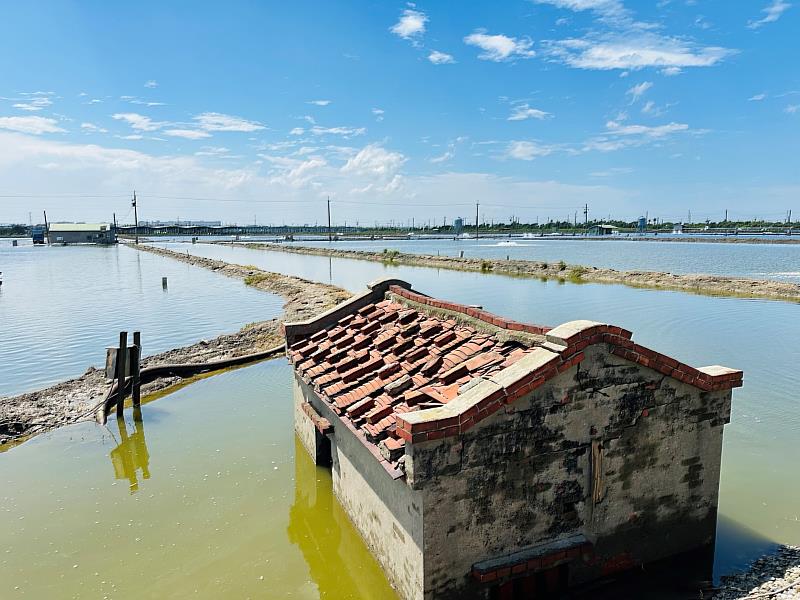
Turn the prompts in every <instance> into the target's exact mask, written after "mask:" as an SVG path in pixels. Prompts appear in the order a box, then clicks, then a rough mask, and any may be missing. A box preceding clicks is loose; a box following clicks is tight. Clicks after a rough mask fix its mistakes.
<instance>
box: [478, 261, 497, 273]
mask: <svg viewBox="0 0 800 600" xmlns="http://www.w3.org/2000/svg"><path fill="white" fill-rule="evenodd" d="M493 269H494V265H493V264H492V263H491V262H489V261H488V260H484V261H481V271H483V272H484V273H486V272H487V271H491V270H493Z"/></svg>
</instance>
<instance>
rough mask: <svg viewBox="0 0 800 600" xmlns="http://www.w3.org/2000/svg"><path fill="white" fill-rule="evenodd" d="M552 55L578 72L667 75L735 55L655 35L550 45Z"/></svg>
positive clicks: (645, 34)
mask: <svg viewBox="0 0 800 600" xmlns="http://www.w3.org/2000/svg"><path fill="white" fill-rule="evenodd" d="M547 45H548V51H547V52H548V55H549V56H550V57H551V58H552V59H554V60H558V61H561V62H564V63H566V64H567V65H569V66H571V67H574V68H576V69H596V70H610V69H630V70H638V69H644V68H648V67H656V68H659V67H660V68H661V69H662V73H664V74H665V75H676V74H677V73H678V72H677V71H674V70H673V69H683V68H688V67H711V66H713V65H715V64H717V63H718V62H720V61H722V60H724V59H725V58H727V57H729V56H731V55H732V54H734V51H733V50H729V49H727V48H721V47H718V46H709V47H704V48H702V47H697V46H695V45H694V44H692V43H690V42H689V41H687V40H684V39H681V38H672V37H666V36H661V35H656V34H653V33H647V32H645V33H640V34H638V35H636V36H632V35H624V34H620V35H617V34H613V35H607V36H603V37H599V38H598V37H589V38H584V39H574V38H573V39H566V40H560V41H555V42H548V44H547Z"/></svg>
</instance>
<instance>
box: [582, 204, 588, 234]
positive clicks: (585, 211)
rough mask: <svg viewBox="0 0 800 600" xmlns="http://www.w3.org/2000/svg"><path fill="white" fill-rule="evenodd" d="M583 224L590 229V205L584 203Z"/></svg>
mask: <svg viewBox="0 0 800 600" xmlns="http://www.w3.org/2000/svg"><path fill="white" fill-rule="evenodd" d="M583 224H584V226H585V227H586V228H587V229H588V228H589V205H588V204H584V205H583Z"/></svg>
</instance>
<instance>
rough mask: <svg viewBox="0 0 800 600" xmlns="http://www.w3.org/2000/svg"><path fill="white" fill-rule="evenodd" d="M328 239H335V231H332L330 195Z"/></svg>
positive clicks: (329, 200)
mask: <svg viewBox="0 0 800 600" xmlns="http://www.w3.org/2000/svg"><path fill="white" fill-rule="evenodd" d="M328 241H329V242H332V241H333V233H332V232H331V197H330V196H328Z"/></svg>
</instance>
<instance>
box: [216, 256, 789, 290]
mask: <svg viewBox="0 0 800 600" xmlns="http://www.w3.org/2000/svg"><path fill="white" fill-rule="evenodd" d="M210 243H217V244H224V245H234V246H241V247H244V248H250V249H255V250H273V251H279V252H290V253H292V254H311V255H315V256H333V257H338V258H351V259H356V260H369V261H375V262H383V263H388V264H396V265H405V266H414V267H430V268H435V269H452V270H455V271H477V272H482V273H496V274H499V275H509V276H512V277H535V278H537V279H545V280H548V279H555V280H557V281H570V282H572V283H614V284H621V285H627V286H630V287H635V288H646V289H658V290H673V291H682V292H689V293H693V294H700V295H704V296H729V297H736V298H764V299H769V300H783V301H787V302H800V284H796V283H787V282H782V281H772V280H768V279H749V278H746V277H725V276H719V275H702V274H697V275H695V274H680V275H679V274H674V273H661V272H656V271H617V270H615V269H606V268H599V267H587V266H583V265H570V264H567V263H564V262H563V261H562V262H555V263H553V262H539V261H534V260H514V259H512V260H495V259H486V258H456V257H452V256H433V255H429V254H409V253H405V252H398V251H388V252H368V251H365V250H338V249H335V248H311V247H307V246H291V245H288V244H272V243H261V244H254V243H235V242H234V243H231V242H210Z"/></svg>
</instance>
